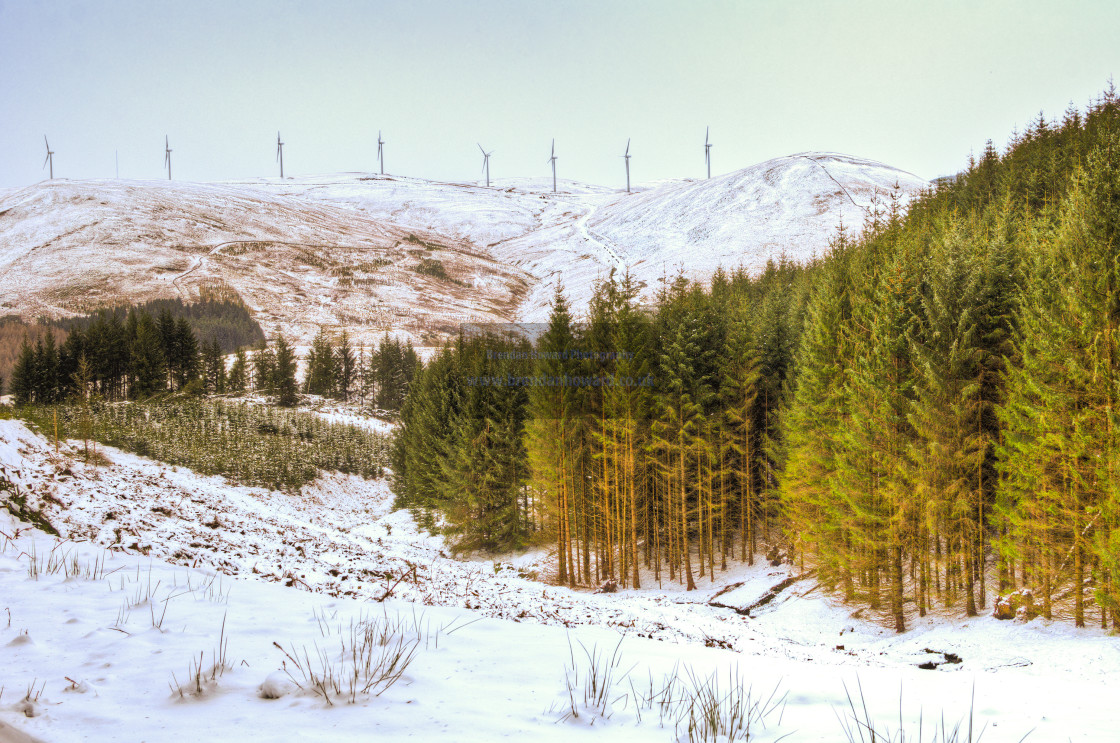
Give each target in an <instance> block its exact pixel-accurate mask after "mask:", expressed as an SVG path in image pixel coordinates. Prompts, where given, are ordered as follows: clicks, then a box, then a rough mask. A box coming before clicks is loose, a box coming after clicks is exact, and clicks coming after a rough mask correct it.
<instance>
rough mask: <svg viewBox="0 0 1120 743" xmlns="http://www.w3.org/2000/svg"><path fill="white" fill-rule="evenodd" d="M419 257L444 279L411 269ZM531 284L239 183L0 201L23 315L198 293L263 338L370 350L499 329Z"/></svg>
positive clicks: (8, 304)
mask: <svg viewBox="0 0 1120 743" xmlns="http://www.w3.org/2000/svg"><path fill="white" fill-rule="evenodd" d="M420 258H429V259H436V260H440V261H441V262H442V263H443V265H444V268H445V269H446V272H447V273H448V275H449V276H450V279H451V280H439V279H437V278H434V277H432V276H430V275H425V274H420V273H417V272H416V271H414V270H413V269H414V268H415V266H416V265H417V264H418V262H419V259H420ZM530 279H531V277H529V276H527V275H525V274H524V273H523V272H521V271H518V270H517V269H516V268H513V267H510V266H504V265H499V264H497V263H496V262H495V261H493V260H491V259H489V258H488V257H487V256H486V255H484V254H481V253H478V252H477V251H472V250H470V249H469V246H462V245H460V244H459V243H458V242H457V241H455V240H454V239H447V238H445V237H444V236H442V235H439V234H435V233H433V232H431V231H429V230H425V229H421V228H418V227H415V226H409V227H407V228H406V227H400V226H397V225H394V224H392V223H391V222H387V221H385V220H383V219H377V218H373V217H370V216H367V215H365V214H363V213H361V212H359V211H357V210H355V209H353V208H347V207H345V206H339V205H334V204H330V203H326V202H323V201H319V200H314V199H306V198H298V197H291V196H285V195H282V194H276V193H271V192H269V191H268V190H262V189H256V188H252V187H249V186H245V185H223V184H197V183H177V182H164V181H113V180H104V181H64V180H56V181H50V182H45V183H41V184H37V185H35V186H31V187H28V188H24V189H21V190H19V191H15V192H11V193H8V194H7V196H5V197H2V198H0V307H2V308H3V310H4V311H6V312H19V313H21V314H23V315H25V316H31V317H34V316H37V315H41V314H46V315H65V314H71V313H77V312H83V311H88V310H91V309H95V308H97V307H101V306H105V305H108V304H115V303H120V302H122V301H125V300H129V301H137V300H144V299H150V298H155V297H169V296H182V297H184V298H186V299H191V298H195V297H197V296H198V294H199V291H200V288H202V287H206V286H209V287H211V288H220V289H223V290H228V289H232V290H234V291H236V292H237V293H238V294H239V295H240V296H241V297H242V298H243V299H244V300H245V302H246V303H247V304H248V305H249V307H250V309H251V310H252V311H253V312H254V314H255V315H256V316H257V319H258V320H260V321H261V323H262V325H263V326H264V328H265V331H266V332H267V333H269V334H272V333H274V332H276V331H283V332H285V333H287V334H288V335H289V336H291V337H294V338H295V340H296V341H297V342H300V343H305V342H307V340H308V339H309V338H310V337H311V336H312V335H314V333H315V331H316V328H317V327H318V326H319V325H328V326H332V327H335V328H341V327H346V328H349V329H350V330H351V331H352V333H353V334H354V335H355V336H357V337H358V338H363V336H369V338H368V340H372V338H373V336H374V335H376V334H377V333H379V332H382V331H383V330H385V329H387V328H394V329H403V330H405V331H407V332H410V333H412V334H413V335H422V334H423V333H424V332H425V331H429V330H444V331H446V330H449V329H453V328H454V326H455V324H457V323H458V322H460V321H461V320H462V319H464V318H465V317H470V318H472V319H476V320H481V321H495V320H502V319H505V318H506V317H508V316H509V314H510V313H511V312H512V310H513V309H514V307H515V306H516V304H517V302H518V300H519V299H520V296H521V294H523V293H524V291H525V289H526V287H527V285H528V282H529V280H530Z"/></svg>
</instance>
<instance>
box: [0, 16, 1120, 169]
mask: <svg viewBox="0 0 1120 743" xmlns="http://www.w3.org/2000/svg"><path fill="white" fill-rule="evenodd" d="M1117 28H1120V3H1116V2H1114V0H1100V1H1090V0H1085V1H1081V2H1079V1H1077V0H1073V1H1070V2H1031V1H1029V0H1028V1H1018V2H1012V1H1010V0H1001V1H995V0H971V1H968V2H956V1H945V2H941V1H938V0H931V1H930V2H916V1H914V2H897V1H891V2H863V1H860V0H803V1H799V0H791V1H790V2H778V1H777V0H772V1H766V2H763V1H761V0H731V1H721V0H690V1H687V2H686V1H684V0H681V1H673V2H670V1H668V0H640V1H635V2H630V1H628V0H548V1H547V2H545V1H542V0H516V1H515V0H473V1H472V2H454V1H452V0H441V1H437V0H400V1H395V0H385V1H384V2H382V1H378V0H370V1H367V2H345V1H342V0H335V1H331V0H325V1H323V2H314V3H312V2H297V1H294V0H242V1H235V0H221V1H218V2H212V1H211V0H192V1H190V2H187V1H186V0H181V1H180V2H164V1H161V0H142V1H139V2H133V1H132V0H102V1H100V2H80V1H71V0H44V1H41V2H40V1H35V0H0V188H6V187H20V186H26V185H29V184H32V183H35V182H37V181H40V180H42V179H44V178H46V177H47V170H45V169H44V168H43V167H42V166H43V160H44V157H45V154H46V152H45V148H44V142H43V137H44V135H46V136H47V137H49V139H50V146H51V149H52V150H54V152H55V155H54V173H55V176H56V177H61V178H73V179H85V178H113V177H116V176H117V174H118V172H119V176H120V177H121V178H132V179H160V178H166V177H167V171H166V170H164V169H163V164H164V138H165V136H166V137H167V138H168V139H169V142H170V146H171V149H172V151H173V152H172V155H171V157H172V168H173V169H172V175H173V176H174V178H175V179H176V180H192V181H222V180H237V179H244V178H257V177H267V176H276V175H278V166H277V164H276V159H275V158H276V135H277V131H278V130H279V131H280V132H281V134H282V136H283V140H284V142H285V146H284V171H285V175H311V174H324V173H334V172H353V171H365V172H369V171H375V170H376V169H377V162H376V154H377V136H378V131H379V130H380V131H381V132H382V135H383V138H384V140H385V142H386V144H385V170H386V172H387V173H392V174H398V175H407V176H417V177H423V178H430V179H436V180H447V181H457V182H460V181H477V180H479V179H480V178H482V156H481V153H480V152H479V150H478V143H481V145H482V146H483V147H485V148H486V150H487V151H493V153H494V154H493V157H492V159H491V174H492V176H493V177H494V178H495V179H502V178H508V177H544V176H546V175H548V174H549V172H550V170H549V163H548V156H549V151H550V143H551V141H552V139H553V138H555V140H556V154H557V157H558V160H557V169H558V173H559V175H560V177H561V178H570V179H574V180H579V181H585V182H589V183H597V184H601V185H605V186H613V187H620V188H621V187H624V186H625V170H624V162H623V160H622V158H621V155H622V154H623V151H624V149H625V147H626V143H627V140H628V139H629V140H630V141H631V145H630V154H631V155H632V159H631V172H632V177H633V180H634V182H635V183H643V182H651V181H655V180H660V179H668V178H685V177H703V176H704V175H705V170H704V136H705V128H706V127H711V142H712V143H713V147H712V174H713V175H715V174H719V173H726V172H730V171H734V170H738V169H740V168H744V167H747V166H749V165H752V164H754V163H757V162H761V161H763V160H766V159H769V158H772V157H778V156H782V155H788V154H792V153H795V152H804V151H809V150H814V151H834V152H842V153H845V154H849V155H855V156H859V157H866V158H870V159H873V160H879V161H881V162H884V163H886V164H889V165H893V166H895V167H898V168H901V169H903V170H907V171H910V172H912V173H915V174H917V175H920V176H922V177H925V178H932V177H935V176H939V175H947V174H951V173H954V172H957V171H958V170H960V169H962V168H963V167H964V166H965V165H966V163H967V160H968V156H969V152H970V151H976V152H979V151H980V150H981V149H982V148H983V146H984V143H985V141H986V140H988V139H992V140H993V141H994V142H995V143H996V145H997V146H999V147H1002V146H1004V145H1005V144H1006V142H1007V141H1008V139H1009V137H1010V135H1011V132H1012V130H1013V129H1014V128H1016V127H1018V128H1019V129H1020V130H1021V129H1023V128H1024V126H1025V125H1026V124H1027V123H1029V122H1030V121H1031V120H1033V119H1035V118H1037V116H1038V113H1039V111H1043V112H1045V114H1046V115H1047V116H1048V117H1050V118H1058V117H1060V116H1061V115H1062V113H1063V112H1064V111H1065V109H1066V108H1067V106H1068V105H1069V104H1070V102H1071V101H1072V102H1073V104H1074V105H1076V106H1078V107H1081V108H1084V107H1085V106H1086V105H1087V104H1088V103H1089V102H1090V101H1091V100H1092V99H1094V98H1095V97H1096V96H1097V95H1098V94H1099V93H1100V91H1101V90H1102V89H1103V88H1104V87H1105V86H1106V85H1107V82H1108V80H1109V78H1110V76H1113V75H1120V43H1117V41H1116V36H1115V32H1116V29H1117Z"/></svg>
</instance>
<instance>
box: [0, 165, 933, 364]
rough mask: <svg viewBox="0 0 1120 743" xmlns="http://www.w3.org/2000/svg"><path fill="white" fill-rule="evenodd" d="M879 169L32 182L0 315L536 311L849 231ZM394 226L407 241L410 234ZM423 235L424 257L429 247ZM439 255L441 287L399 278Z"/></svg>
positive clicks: (361, 317)
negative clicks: (208, 305) (207, 308)
mask: <svg viewBox="0 0 1120 743" xmlns="http://www.w3.org/2000/svg"><path fill="white" fill-rule="evenodd" d="M896 183H897V184H898V187H899V194H900V196H901V202H902V203H903V204H905V203H906V202H908V200H909V198H910V197H911V196H912V195H913V194H915V193H917V192H918V191H919V190H920V189H922V188H924V187H925V186H926V182H925V181H923V180H922V179H920V178H918V177H916V176H914V175H912V174H910V173H906V172H904V171H900V170H897V169H894V168H891V167H888V166H886V165H883V164H881V163H876V162H872V161H869V160H861V159H858V158H853V157H847V156H843V155H836V154H827V153H824V154H822V153H807V154H800V155H792V156H789V157H783V158H778V159H775V160H770V161H767V162H764V163H760V164H758V165H754V166H752V167H749V168H745V169H743V170H739V171H736V172H734V173H729V174H726V175H722V176H718V177H716V178H712V179H710V180H704V181H692V180H687V181H668V182H662V183H658V184H654V185H652V186H650V187H648V188H644V189H639V190H638V191H636V192H635V193H633V194H626V193H623V192H620V191H617V190H613V189H607V188H601V187H597V186H589V185H587V184H581V183H577V182H574V181H560V183H559V192H558V193H552V191H551V185H552V184H551V179H548V180H545V179H510V180H499V181H495V183H494V185H493V186H492V187H490V188H486V187H483V186H480V185H478V184H474V183H445V182H437V181H427V180H422V179H417V178H404V177H398V176H380V175H370V174H362V173H349V174H340V175H325V176H309V177H300V178H288V179H284V180H280V179H258V180H253V181H245V182H236V183H222V184H193V183H178V182H175V183H171V182H166V181H112V180H103V181H79V182H75V181H64V180H57V181H49V182H44V183H40V184H38V185H35V186H31V187H28V188H24V189H20V190H17V191H10V192H6V193H3V192H0V312H18V313H21V314H23V315H24V316H36V315H41V314H47V315H59V314H69V313H74V312H81V311H85V310H89V309H92V308H95V307H98V306H103V305H105V304H109V303H113V302H118V301H121V300H123V299H130V300H139V299H147V298H153V297H160V296H184V297H187V298H190V297H194V296H197V295H198V292H199V289H200V287H202V286H205V285H216V286H222V287H228V288H232V289H233V290H234V291H236V292H237V293H239V294H240V295H241V296H242V297H243V298H244V300H245V301H246V303H247V304H248V305H249V306H250V308H251V309H252V310H253V311H254V313H255V314H256V315H257V316H258V319H259V320H260V321H261V322H262V324H263V325H264V327H265V330H266V332H267V333H269V334H271V333H274V332H276V331H278V330H279V331H283V332H285V333H287V334H288V335H290V336H292V337H294V338H295V339H296V340H297V342H301V343H305V342H306V341H307V339H308V338H309V337H310V336H311V335H313V334H314V332H315V330H316V328H317V327H318V326H320V325H327V326H331V327H334V328H343V327H345V328H347V329H348V330H350V331H351V333H352V335H355V336H356V337H358V338H359V339H364V338H370V337H372V336H375V335H378V334H380V333H381V332H383V331H384V330H385V329H386V328H391V329H395V330H401V331H404V332H406V333H409V334H411V335H412V336H413V337H424V336H425V335H426V334H428V333H430V332H431V331H436V332H437V333H439V332H448V331H452V330H454V328H455V327H456V326H457V324H458V323H460V322H462V321H473V322H496V321H504V320H514V319H520V320H529V321H535V320H543V319H544V318H545V317H547V311H548V305H549V302H550V300H551V298H552V294H553V291H554V288H555V286H556V284H557V283H558V282H563V284H564V286H565V289H566V291H567V293H568V296H569V299H570V300H571V302H572V304H573V306H574V308H575V310H576V312H577V313H578V312H581V311H582V309H583V308H584V307H585V306H586V304H587V300H588V299H589V298H590V296H591V292H592V289H593V287H594V284H595V282H596V281H598V280H599V279H602V278H604V277H605V276H606V275H607V274H608V273H609V272H610V271H611V270H618V271H625V270H629V271H630V272H631V273H632V274H633V275H634V276H635V278H637V279H638V281H639V282H641V283H643V284H644V285H645V286H646V291H647V294H646V297H647V298H648V297H649V296H650V295H652V294H653V292H654V291H655V290H656V288H657V286H658V282H659V280H660V279H661V278H663V277H665V276H671V275H673V274H675V273H676V272H677V270H678V269H679V268H681V267H683V268H684V270H685V272H686V273H687V275H688V276H689V277H690V278H693V279H695V280H699V281H704V280H706V279H707V278H708V277H709V276H710V275H711V273H712V272H713V271H714V270H715V269H716V267H717V266H723V267H725V268H728V269H733V268H736V267H739V266H744V267H746V268H748V269H751V270H757V269H759V268H761V267H762V266H763V265H765V262H766V260H767V259H768V258H774V257H777V256H779V255H783V254H784V255H787V256H789V257H791V258H793V259H796V260H805V259H808V258H809V257H811V256H812V255H814V254H815V255H821V254H823V253H824V252H825V251H826V250H827V248H828V242H829V239H830V238H831V237H832V236H833V235H834V234H835V230H836V226H837V225H838V224H839V223H840V221H841V220H843V222H844V223H845V224H847V225H849V226H850V227H851V228H852V230H853V232H856V231H858V230H859V229H860V228H861V227H862V225H863V223H864V221H865V218H866V216H867V213H868V210H869V209H870V208H871V207H872V204H873V202H874V201H875V200H878V201H879V202H880V203H881V204H882V205H883V206H884V208H885V207H886V205H887V203H888V202H889V198H890V194H891V191H892V189H893V188H894V186H895V184H896ZM410 235H411V236H413V237H414V239H411V241H410ZM431 246H439V247H438V248H437V249H435V250H434V251H433V250H425V248H426V247H428V248H430V247H431ZM422 257H424V258H434V259H438V260H440V261H441V262H442V263H443V264H444V266H445V268H446V269H447V273H448V274H449V276H450V280H438V279H436V278H433V277H431V276H428V275H422V274H418V273H416V272H415V271H414V270H412V269H414V268H415V267H416V265H417V264H418V261H419V259H420V258H422Z"/></svg>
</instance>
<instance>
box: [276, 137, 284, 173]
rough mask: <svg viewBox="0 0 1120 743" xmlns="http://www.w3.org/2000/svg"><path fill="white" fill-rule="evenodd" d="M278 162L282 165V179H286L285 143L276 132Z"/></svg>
mask: <svg viewBox="0 0 1120 743" xmlns="http://www.w3.org/2000/svg"><path fill="white" fill-rule="evenodd" d="M276 161H277V162H279V163H280V178H283V177H284V143H283V142H281V141H280V132H276Z"/></svg>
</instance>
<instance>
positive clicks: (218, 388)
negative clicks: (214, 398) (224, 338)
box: [202, 340, 227, 395]
mask: <svg viewBox="0 0 1120 743" xmlns="http://www.w3.org/2000/svg"><path fill="white" fill-rule="evenodd" d="M202 371H203V379H204V381H205V387H206V392H208V393H209V394H211V395H220V394H223V393H225V391H226V384H227V374H226V360H225V357H224V356H222V347H221V345H219V343H218V341H216V340H214V341H209V342H204V343H203V344H202Z"/></svg>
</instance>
